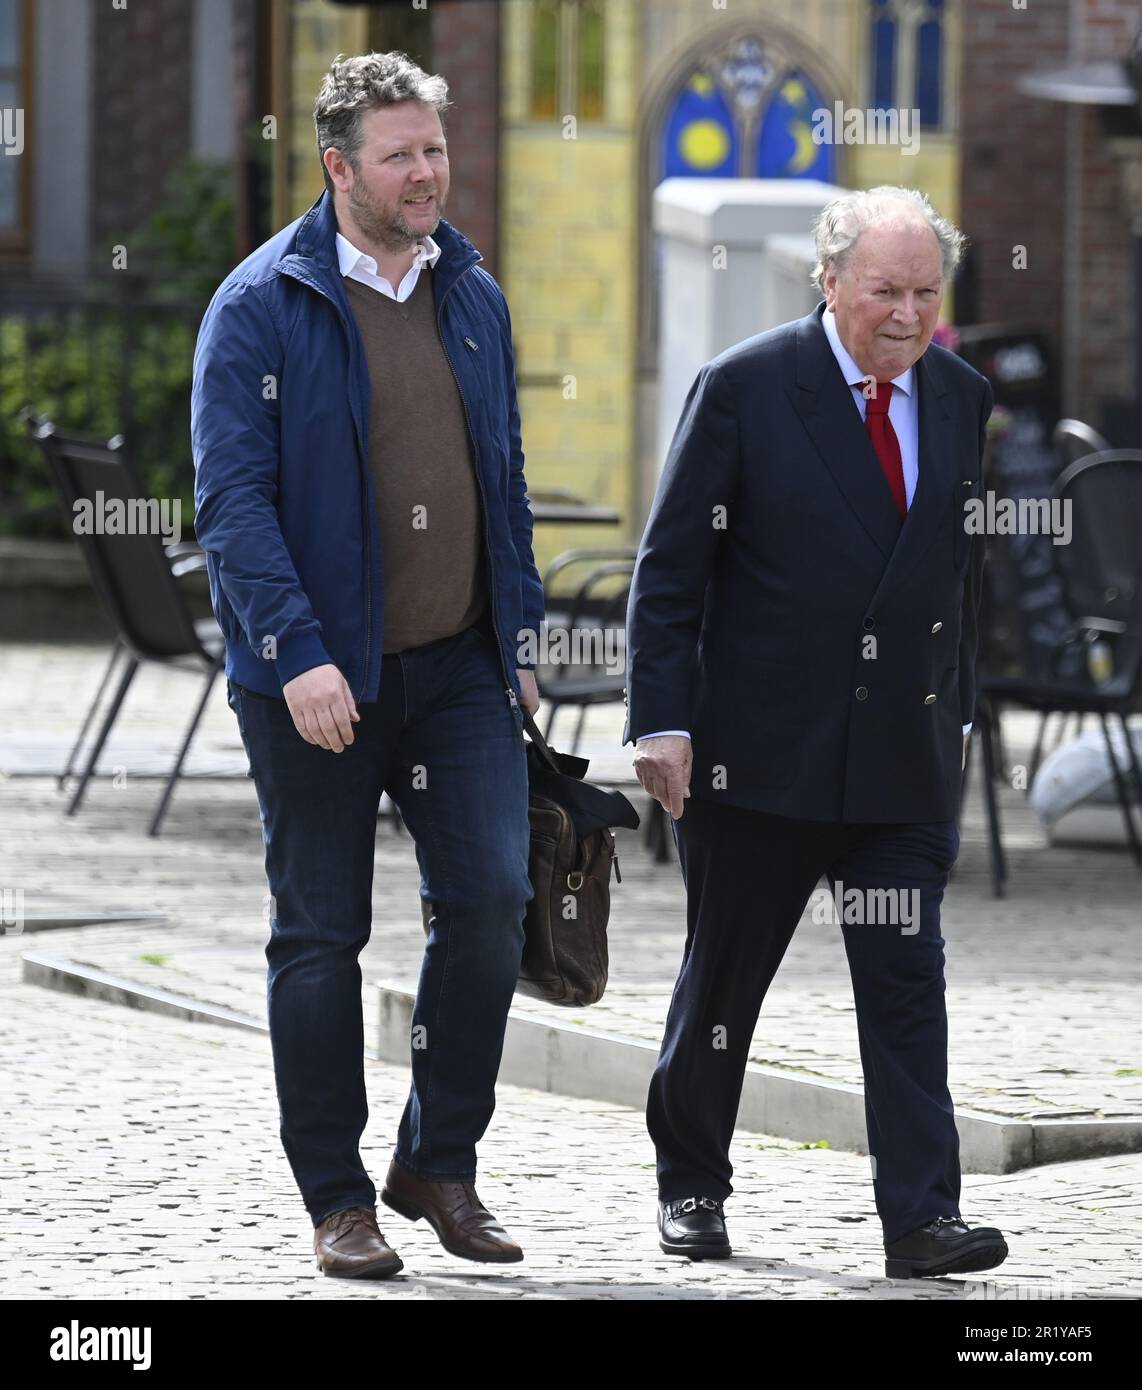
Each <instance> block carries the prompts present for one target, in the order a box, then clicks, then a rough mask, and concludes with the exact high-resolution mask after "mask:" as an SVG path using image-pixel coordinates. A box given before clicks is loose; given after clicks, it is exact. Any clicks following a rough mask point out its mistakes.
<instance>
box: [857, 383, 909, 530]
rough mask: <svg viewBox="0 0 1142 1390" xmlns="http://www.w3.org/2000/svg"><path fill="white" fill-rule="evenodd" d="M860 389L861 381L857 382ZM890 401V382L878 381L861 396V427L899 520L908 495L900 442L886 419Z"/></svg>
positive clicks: (905, 510) (906, 503)
mask: <svg viewBox="0 0 1142 1390" xmlns="http://www.w3.org/2000/svg"><path fill="white" fill-rule="evenodd" d="M858 385H860V386H861V387H862V388H863V386H864V383H863V382H860V383H858ZM891 400H892V382H891V381H878V382H877V383H876V392H875V394H874V395H871V396H866V397H865V416H864V423H865V428H866V429H867V430H868V437H869V438H870V439H871V440H872V447H873V448H874V449H875V450H876V456H877V458H878V459H879V460H880V466H881V468H883V469H884V476H885V477H886V478H887V479H888V486H889V487H890V488H891V489H892V496H893V498H894V499H895V501H896V510H897V511H898V512H899V513H900V520H901V521H903V520H904V518H905V517H906V516H907V515H908V494H907V492H906V491H905V489H904V463H903V461H902V460H901V457H900V441H899V440H898V439H897V438H896V431H895V430H894V429H893V428H892V421H891V420H890V419H889V418H888V406H889V402H890V401H891Z"/></svg>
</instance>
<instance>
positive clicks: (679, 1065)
mask: <svg viewBox="0 0 1142 1390" xmlns="http://www.w3.org/2000/svg"><path fill="white" fill-rule="evenodd" d="M671 824H672V827H673V830H674V838H675V843H676V844H677V846H678V855H679V860H680V862H681V866H682V875H683V878H684V880H685V883H686V893H687V923H686V945H685V948H684V952H683V958H682V968H681V972H680V974H679V976H678V980H677V983H676V985H675V988H674V994H673V997H672V999H671V1003H670V1012H669V1015H668V1018H667V1022H666V1031H665V1036H664V1038H663V1043H662V1049H661V1053H660V1055H659V1060H658V1064H657V1067H656V1069H655V1072H654V1076H653V1079H652V1081H651V1086H650V1094H649V1098H648V1105H647V1127H648V1128H649V1130H650V1134H651V1138H652V1139H653V1140H654V1144H655V1148H656V1150H657V1154H658V1188H659V1196H660V1198H661V1199H662V1200H664V1201H674V1200H676V1199H678V1198H683V1197H688V1196H705V1197H712V1198H715V1199H717V1200H722V1199H724V1198H726V1197H728V1196H729V1195H730V1193H731V1192H732V1191H733V1187H732V1186H731V1183H730V1176H731V1173H732V1171H733V1169H732V1167H731V1164H730V1160H729V1148H730V1140H731V1138H732V1136H733V1130H734V1124H735V1121H736V1118H737V1111H738V1105H739V1103H740V1100H741V1089H742V1082H743V1078H744V1074H745V1068H746V1062H747V1058H748V1055H749V1051H750V1044H751V1041H752V1038H753V1032H754V1028H755V1026H756V1024H757V1019H758V1015H759V1013H760V1010H761V1004H762V1001H763V999H764V998H765V992H766V990H767V989H768V988H769V984H770V981H771V980H772V979H773V977H774V974H775V973H776V971H777V967H778V966H779V965H780V963H781V959H782V957H783V956H784V954H785V949H786V947H787V946H788V944H789V941H790V939H791V937H792V935H793V931H794V929H795V928H796V926H797V922H798V920H799V919H800V917H801V914H802V912H803V911H804V909H805V906H806V904H807V902H808V900H809V897H810V895H811V894H812V892H813V889H814V888H815V887H816V885H817V883H818V882H819V881H820V879H821V878H822V877H824V878H825V880H826V881H827V882H828V884H829V886H830V890H831V891H832V892H833V893H834V894H835V897H836V901H837V903H838V906H840V907H841V908H842V912H840V913H838V917H839V918H840V919H841V921H842V922H843V921H844V917H845V916H852V917H853V918H854V920H852V921H850V922H849V923H848V924H846V925H842V926H840V927H839V928H838V927H836V926H833V927H829V926H824V925H818V926H815V927H814V928H813V929H814V930H818V931H830V932H836V931H838V930H839V931H842V932H843V934H844V944H845V951H846V953H847V956H848V963H849V971H850V974H851V977H852V985H853V996H854V1002H855V1004H856V1019H857V1031H858V1036H859V1042H860V1057H861V1065H862V1068H863V1071H864V1089H865V1116H866V1121H867V1125H868V1146H869V1154H870V1155H871V1157H872V1159H873V1174H874V1177H873V1192H874V1195H875V1200H876V1209H877V1213H878V1215H879V1216H880V1220H881V1224H882V1227H883V1232H884V1239H885V1241H893V1240H895V1239H897V1238H898V1237H899V1236H902V1235H906V1234H907V1233H908V1232H909V1231H913V1230H915V1229H917V1228H918V1227H919V1226H922V1225H924V1224H925V1223H926V1222H928V1221H931V1220H932V1219H934V1218H935V1217H937V1216H944V1215H948V1216H953V1215H958V1214H959V1197H960V1168H959V1137H958V1135H957V1133H956V1127H955V1119H954V1114H953V1107H952V1100H951V1096H950V1094H949V1092H948V1083H947V1054H948V1026H947V1015H946V1013H945V1009H944V952H943V946H944V941H943V938H942V937H941V935H940V902H941V900H942V898H943V893H944V887H945V884H946V883H947V876H948V872H949V870H950V869H951V867H952V865H953V864H954V863H955V860H956V856H957V854H958V853H959V843H960V841H959V831H958V829H957V826H956V823H955V821H947V822H940V823H936V824H915V825H875V824H861V825H839V824H831V823H820V822H812V821H796V820H787V819H784V818H782V817H780V816H771V815H766V814H763V813H761V812H758V811H751V810H746V809H743V808H741V807H736V806H726V805H720V804H718V803H714V802H710V801H702V800H698V799H697V798H695V797H691V798H689V799H688V800H687V802H686V806H685V810H684V812H683V815H682V818H681V819H680V820H678V821H673V820H672V822H671ZM841 884H843V896H842V889H841V887H840V885H841ZM888 889H892V890H896V893H897V894H899V895H900V896H899V897H893V898H889V897H888V896H886V895H885V894H884V893H882V892H877V891H876V890H888ZM850 890H858V893H859V895H860V898H859V899H858V900H856V901H863V902H865V903H867V904H870V905H871V906H872V908H873V910H872V911H871V912H864V913H863V914H862V913H860V911H859V910H858V911H854V912H852V913H850V912H849V911H848V907H847V905H846V903H847V901H851V899H850ZM905 893H907V894H908V895H909V896H908V897H904V896H903V895H904V894H905ZM890 902H894V903H896V904H898V905H899V907H900V910H901V914H902V916H901V918H900V920H896V921H892V920H889V918H890V916H891V915H892V913H894V912H895V909H892V910H891V912H890V910H889V909H888V904H889V903H890ZM908 904H912V905H913V907H916V908H918V911H916V912H915V915H914V917H913V918H912V920H911V921H910V923H908V924H905V922H904V921H903V915H907V913H908V912H909V910H910V909H909V908H908V906H907V905H908ZM861 915H864V916H865V917H866V918H877V917H879V918H880V920H879V921H869V920H866V921H863V922H862V921H861V920H860V916H861ZM803 1026H804V1028H805V1029H806V1031H808V1032H811V1031H812V1028H813V1019H812V1018H811V1017H808V1018H806V1019H805V1020H804V1023H803Z"/></svg>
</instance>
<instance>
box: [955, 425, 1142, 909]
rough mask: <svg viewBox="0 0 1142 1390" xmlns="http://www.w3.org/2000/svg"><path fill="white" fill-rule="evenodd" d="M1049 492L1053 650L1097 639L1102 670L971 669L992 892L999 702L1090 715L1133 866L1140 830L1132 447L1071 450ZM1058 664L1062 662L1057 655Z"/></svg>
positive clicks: (1140, 613)
mask: <svg viewBox="0 0 1142 1390" xmlns="http://www.w3.org/2000/svg"><path fill="white" fill-rule="evenodd" d="M1053 492H1054V496H1055V497H1056V498H1058V499H1059V500H1061V501H1062V502H1063V503H1064V504H1067V503H1069V504H1070V512H1071V517H1072V526H1073V530H1072V536H1071V541H1070V544H1069V545H1065V546H1058V547H1055V549H1056V550H1057V552H1058V553H1057V557H1056V564H1057V567H1058V571H1059V574H1060V577H1061V578H1062V581H1063V585H1064V589H1065V593H1066V600H1067V609H1068V614H1069V617H1070V624H1071V627H1070V633H1069V636H1068V639H1067V641H1066V642H1065V643H1064V644H1063V645H1062V646H1061V647H1060V648H1059V651H1058V653H1057V655H1058V656H1059V657H1060V658H1061V657H1062V656H1063V655H1064V653H1065V654H1066V655H1067V656H1068V657H1072V658H1073V657H1074V655H1075V650H1076V647H1077V648H1078V650H1079V651H1080V653H1081V651H1082V648H1083V647H1084V646H1086V647H1088V648H1089V646H1091V645H1093V644H1094V643H1095V642H1098V643H1100V644H1102V646H1103V648H1104V661H1105V662H1106V663H1107V664H1108V666H1109V671H1108V672H1107V673H1099V672H1098V671H1097V670H1096V669H1095V667H1094V663H1087V662H1084V663H1083V666H1084V668H1085V669H1084V670H1083V671H1082V672H1081V674H1080V675H1078V676H1076V675H1074V674H1070V673H1068V674H1066V675H1054V674H1052V673H1048V674H1047V675H1046V676H1037V677H1029V676H1027V675H1020V674H1010V673H1006V672H996V671H994V670H992V671H989V670H987V669H981V671H980V673H979V678H978V680H977V687H978V691H979V696H978V699H977V708H976V720H977V725H978V729H979V740H980V744H981V748H982V752H983V762H984V769H983V790H984V796H985V798H986V804H987V818H988V831H989V838H990V842H991V858H992V884H993V890H994V892H995V895H996V896H997V897H1000V896H1002V894H1003V889H1004V884H1005V882H1006V879H1007V865H1006V858H1005V855H1004V852H1003V844H1002V833H1001V829H1000V824H999V807H998V802H997V799H996V796H995V786H994V781H995V776H996V771H997V761H998V760H997V757H996V747H995V739H996V731H997V728H998V724H999V718H1000V712H1001V710H1002V708H1003V706H1004V705H1015V706H1018V707H1020V708H1023V709H1029V710H1035V711H1038V712H1039V713H1040V714H1041V715H1042V716H1043V717H1044V719H1045V718H1046V717H1047V716H1049V715H1051V714H1062V715H1076V716H1079V717H1080V718H1081V717H1084V716H1086V715H1093V716H1095V717H1096V718H1097V719H1098V720H1099V722H1100V724H1101V726H1102V730H1103V736H1104V738H1105V740H1106V748H1107V758H1108V760H1109V764H1110V770H1111V775H1112V777H1113V780H1114V787H1115V793H1116V795H1117V798H1118V803H1119V806H1120V808H1121V811H1122V818H1123V824H1124V826H1125V830H1126V839H1127V843H1128V844H1129V846H1130V849H1131V852H1132V854H1133V856H1134V859H1135V861H1136V862H1137V863H1138V864H1139V865H1140V866H1142V840H1140V838H1139V835H1138V831H1137V829H1136V827H1135V824H1134V816H1133V813H1132V810H1131V805H1130V801H1131V783H1132V784H1133V788H1134V791H1135V793H1136V795H1137V796H1138V798H1139V800H1140V801H1142V766H1140V762H1139V758H1138V754H1137V751H1136V749H1135V747H1134V742H1133V740H1132V738H1131V735H1130V729H1129V726H1128V724H1127V719H1128V717H1129V716H1130V715H1132V714H1137V713H1139V712H1142V451H1138V450H1131V449H1110V450H1106V451H1103V452H1102V453H1098V454H1094V455H1091V456H1089V457H1087V458H1083V459H1080V460H1078V461H1077V462H1075V463H1073V464H1071V465H1070V466H1069V467H1068V468H1066V469H1064V471H1063V472H1062V474H1060V476H1059V478H1058V479H1057V481H1056V483H1055V486H1054V489H1053ZM985 575H986V570H985ZM1058 665H1059V668H1062V666H1063V663H1062V661H1061V660H1060V661H1059V663H1058ZM1069 665H1070V666H1071V667H1073V666H1074V665H1075V663H1074V661H1073V660H1072V661H1070V663H1069ZM1113 718H1117V719H1118V722H1119V724H1120V726H1121V728H1122V733H1123V738H1124V741H1125V749H1124V755H1125V759H1126V767H1125V768H1123V767H1121V766H1120V765H1119V762H1118V758H1117V756H1116V753H1115V749H1114V744H1113V741H1112V738H1111V732H1110V728H1111V720H1112V719H1113ZM1041 729H1042V726H1040V734H1041ZM1040 741H1041V739H1040Z"/></svg>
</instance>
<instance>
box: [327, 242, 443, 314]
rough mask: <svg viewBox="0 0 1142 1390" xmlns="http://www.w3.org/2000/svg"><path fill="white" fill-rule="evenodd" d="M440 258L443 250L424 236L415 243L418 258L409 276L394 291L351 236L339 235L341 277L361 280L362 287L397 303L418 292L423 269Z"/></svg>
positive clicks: (374, 262) (338, 255) (374, 263)
mask: <svg viewBox="0 0 1142 1390" xmlns="http://www.w3.org/2000/svg"><path fill="white" fill-rule="evenodd" d="M439 258H440V247H439V246H437V244H436V242H434V241H433V240H432V238H431V237H430V236H422V237H421V238H420V240H419V241H418V242H417V243H416V259H415V260H414V261H413V263H412V265H411V266H410V267H409V270H408V272H407V274H406V275H405V277H404V279H403V280H402V281H401V282H400V284H399V285H398V286H397V287H396V289H395V290H394V289H393V287H392V285H390V284H389V282H388V281H387V280H386V279H385V277H384V276H383V275H378V274H377V262H376V261H375V260H374V258H373V257H372V256H370V255H368V254H367V253H366V252H364V251H359V250H358V249H357V247H355V246H354V245H353V243H352V242H351V241H350V240H349V238H348V237H345V236H342V235H341V233H340V232H338V233H337V261H338V264H339V265H340V267H341V274H342V275H344V276H345V277H346V279H349V280H359V281H360V282H361V284H362V285H368V286H369V288H370V289H374V290H378V291H380V293H381V294H387V295H388V297H389V298H390V299H395V300H396V302H397V303H398V304H403V303H404V302H405V300H406V299H407V298H408V297H409V295H410V294H411V293H412V292H413V290H414V289H416V282H417V280H418V279H419V278H420V271H421V267H422V266H426V265H435V264H436V262H437V261H438V260H439Z"/></svg>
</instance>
